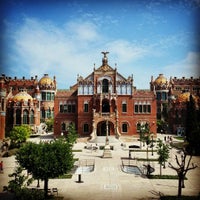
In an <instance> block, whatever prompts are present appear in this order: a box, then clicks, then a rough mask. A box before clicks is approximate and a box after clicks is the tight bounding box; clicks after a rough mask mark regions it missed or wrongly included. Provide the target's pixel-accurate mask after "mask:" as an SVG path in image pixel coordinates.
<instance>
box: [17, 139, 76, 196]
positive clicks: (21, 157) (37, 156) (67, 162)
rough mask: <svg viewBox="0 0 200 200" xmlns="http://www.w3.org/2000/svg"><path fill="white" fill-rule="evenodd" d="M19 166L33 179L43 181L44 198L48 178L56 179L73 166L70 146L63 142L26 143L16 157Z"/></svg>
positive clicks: (46, 192) (46, 191)
mask: <svg viewBox="0 0 200 200" xmlns="http://www.w3.org/2000/svg"><path fill="white" fill-rule="evenodd" d="M16 160H17V161H18V162H19V164H20V165H21V166H22V167H23V168H25V169H27V170H28V172H29V173H31V174H32V175H33V178H35V179H41V180H43V181H44V191H45V197H47V194H48V180H49V178H56V177H58V176H60V175H63V174H65V173H67V172H68V171H70V170H71V169H72V167H73V164H74V159H73V154H72V145H71V144H69V143H68V142H66V141H65V140H56V141H55V142H53V143H39V144H35V143H26V144H25V145H24V146H22V147H21V148H20V149H19V151H18V152H17V155H16Z"/></svg>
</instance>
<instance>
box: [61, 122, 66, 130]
mask: <svg viewBox="0 0 200 200" xmlns="http://www.w3.org/2000/svg"><path fill="white" fill-rule="evenodd" d="M61 130H62V131H65V130H66V124H65V123H64V122H63V123H62V124H61Z"/></svg>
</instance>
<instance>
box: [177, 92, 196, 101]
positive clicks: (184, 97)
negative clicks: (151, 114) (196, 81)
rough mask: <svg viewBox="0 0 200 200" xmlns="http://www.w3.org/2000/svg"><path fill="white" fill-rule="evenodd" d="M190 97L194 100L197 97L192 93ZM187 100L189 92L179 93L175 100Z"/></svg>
mask: <svg viewBox="0 0 200 200" xmlns="http://www.w3.org/2000/svg"><path fill="white" fill-rule="evenodd" d="M192 97H193V99H194V100H195V102H196V101H197V98H196V97H195V96H194V95H192ZM189 100H190V92H185V93H182V94H179V95H178V97H177V101H179V102H186V101H189Z"/></svg>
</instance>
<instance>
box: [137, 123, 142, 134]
mask: <svg viewBox="0 0 200 200" xmlns="http://www.w3.org/2000/svg"><path fill="white" fill-rule="evenodd" d="M140 130H141V124H140V123H137V133H139V132H140Z"/></svg>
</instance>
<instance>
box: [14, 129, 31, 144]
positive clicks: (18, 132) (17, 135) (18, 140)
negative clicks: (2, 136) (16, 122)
mask: <svg viewBox="0 0 200 200" xmlns="http://www.w3.org/2000/svg"><path fill="white" fill-rule="evenodd" d="M30 134H31V128H30V126H28V125H21V126H14V127H13V129H12V130H11V131H10V139H11V142H12V144H13V145H14V146H20V144H22V143H23V142H26V140H27V139H28V138H29V137H30Z"/></svg>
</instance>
